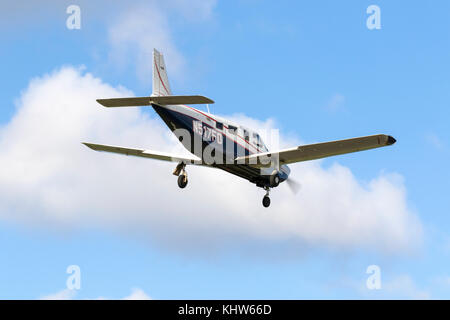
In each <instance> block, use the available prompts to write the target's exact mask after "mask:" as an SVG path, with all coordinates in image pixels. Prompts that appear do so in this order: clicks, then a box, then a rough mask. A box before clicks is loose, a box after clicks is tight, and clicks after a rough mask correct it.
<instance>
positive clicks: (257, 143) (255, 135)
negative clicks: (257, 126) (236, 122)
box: [253, 132, 262, 147]
mask: <svg viewBox="0 0 450 320" xmlns="http://www.w3.org/2000/svg"><path fill="white" fill-rule="evenodd" d="M253 141H255V144H256V145H257V146H258V147H261V146H262V145H261V139H260V138H259V134H257V133H256V132H254V133H253Z"/></svg>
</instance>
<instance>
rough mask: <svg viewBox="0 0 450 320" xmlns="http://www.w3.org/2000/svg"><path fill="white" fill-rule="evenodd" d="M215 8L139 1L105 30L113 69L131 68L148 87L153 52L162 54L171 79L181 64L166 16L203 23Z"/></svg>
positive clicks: (210, 4) (202, 1)
mask: <svg viewBox="0 0 450 320" xmlns="http://www.w3.org/2000/svg"><path fill="white" fill-rule="evenodd" d="M215 4H216V1H213V0H207V1H205V0H198V1H184V0H172V1H167V2H157V1H145V2H142V1H141V2H138V3H137V4H136V3H135V4H134V5H133V6H131V7H127V8H126V9H125V10H124V12H122V13H121V14H119V15H118V16H117V17H116V18H115V19H114V22H113V23H112V24H111V25H109V26H108V39H109V43H110V45H111V51H110V59H111V60H112V61H113V62H115V63H116V66H117V63H118V64H119V66H122V67H125V66H127V65H130V64H131V65H133V66H135V67H136V71H137V74H138V76H139V78H140V79H141V80H142V81H143V82H144V83H150V80H151V71H152V52H153V48H157V49H158V50H161V51H163V52H164V57H165V62H166V64H167V65H170V72H171V75H172V77H173V76H177V75H180V74H181V73H182V72H183V70H184V65H185V62H184V58H183V56H182V54H181V53H180V52H179V50H178V48H177V47H176V45H175V43H174V41H173V36H172V30H171V24H170V23H169V20H170V19H174V17H173V16H171V15H170V13H171V12H176V13H179V15H177V16H175V17H176V19H181V18H182V19H184V20H190V21H204V20H208V19H209V17H211V15H212V11H213V8H214V6H215Z"/></svg>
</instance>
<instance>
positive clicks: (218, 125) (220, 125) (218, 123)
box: [216, 122, 223, 130]
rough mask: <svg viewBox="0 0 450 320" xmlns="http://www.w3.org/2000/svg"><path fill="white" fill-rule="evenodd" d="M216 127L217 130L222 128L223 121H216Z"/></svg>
mask: <svg viewBox="0 0 450 320" xmlns="http://www.w3.org/2000/svg"><path fill="white" fill-rule="evenodd" d="M216 128H217V129H219V130H222V129H223V123H222V122H216Z"/></svg>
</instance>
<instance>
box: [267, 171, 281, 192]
mask: <svg viewBox="0 0 450 320" xmlns="http://www.w3.org/2000/svg"><path fill="white" fill-rule="evenodd" d="M269 182H270V186H271V187H272V188H275V187H278V185H279V184H280V182H281V178H280V174H279V172H278V171H276V170H274V171H273V172H272V174H271V175H270V178H269Z"/></svg>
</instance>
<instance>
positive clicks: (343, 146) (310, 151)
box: [235, 134, 396, 167]
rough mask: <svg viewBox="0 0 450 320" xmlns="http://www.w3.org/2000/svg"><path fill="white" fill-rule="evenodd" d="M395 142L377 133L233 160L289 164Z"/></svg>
mask: <svg viewBox="0 0 450 320" xmlns="http://www.w3.org/2000/svg"><path fill="white" fill-rule="evenodd" d="M395 142H396V140H395V139H394V138H393V137H391V136H388V135H385V134H378V135H373V136H367V137H360V138H353V139H346V140H338V141H331V142H323V143H315V144H308V145H303V146H298V147H295V148H291V149H285V150H280V151H275V152H265V153H258V154H253V155H250V156H244V157H238V158H236V159H235V160H236V161H237V162H238V163H239V162H244V163H246V164H250V165H252V166H255V167H268V166H270V165H271V164H272V163H271V159H274V161H279V164H280V165H281V164H289V163H294V162H300V161H308V160H315V159H320V158H325V157H331V156H336V155H339V154H345V153H351V152H357V151H363V150H369V149H374V148H380V147H385V146H389V145H392V144H394V143H395ZM277 157H278V159H277Z"/></svg>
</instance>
